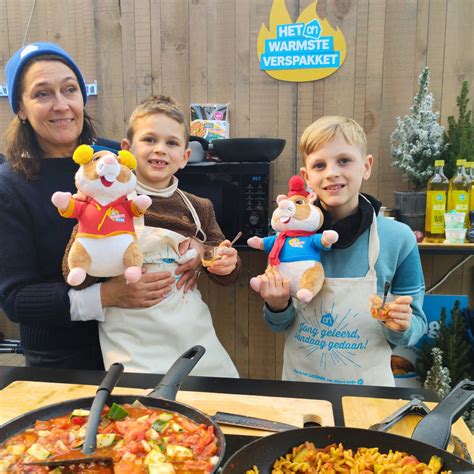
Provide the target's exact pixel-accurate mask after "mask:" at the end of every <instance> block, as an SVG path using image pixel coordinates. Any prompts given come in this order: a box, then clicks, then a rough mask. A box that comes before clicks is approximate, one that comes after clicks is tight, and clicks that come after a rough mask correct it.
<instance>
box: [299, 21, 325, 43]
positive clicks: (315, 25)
mask: <svg viewBox="0 0 474 474" xmlns="http://www.w3.org/2000/svg"><path fill="white" fill-rule="evenodd" d="M321 31H323V30H322V28H321V24H320V23H319V21H318V19H317V18H315V19H314V20H313V21H310V22H309V23H306V25H305V27H304V31H303V36H306V37H307V38H314V39H318V38H319V37H320V36H321Z"/></svg>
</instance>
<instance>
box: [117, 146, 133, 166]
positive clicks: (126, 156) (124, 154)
mask: <svg viewBox="0 0 474 474" xmlns="http://www.w3.org/2000/svg"><path fill="white" fill-rule="evenodd" d="M118 156H119V160H120V163H122V165H125V166H126V167H127V168H130V169H131V170H134V169H135V168H136V167H137V160H136V158H135V157H134V156H133V155H132V154H131V153H130V152H129V151H128V150H120V151H119V152H118Z"/></svg>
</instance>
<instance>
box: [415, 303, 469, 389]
mask: <svg viewBox="0 0 474 474" xmlns="http://www.w3.org/2000/svg"><path fill="white" fill-rule="evenodd" d="M439 325H440V326H439V330H438V333H437V335H436V337H435V338H434V340H433V343H432V345H429V344H425V345H424V346H423V348H422V350H421V354H420V357H419V358H418V360H417V362H416V371H417V373H418V375H419V376H420V377H421V380H423V381H424V380H425V379H426V378H427V376H428V372H429V370H430V368H431V367H432V366H433V364H434V359H433V354H432V350H431V349H432V348H433V347H437V348H439V349H440V350H441V351H442V352H443V354H444V364H445V366H446V367H447V368H448V369H449V374H450V377H451V380H452V384H453V386H454V385H456V384H457V383H458V382H460V381H461V380H464V379H465V378H469V376H470V375H471V371H472V365H471V364H472V363H471V355H470V350H471V347H470V344H469V341H468V340H467V336H466V323H465V320H464V316H463V314H462V310H461V309H460V302H459V300H456V302H455V303H454V307H453V309H452V310H451V323H450V324H447V323H446V309H445V308H444V307H443V308H442V310H441V317H440V321H439Z"/></svg>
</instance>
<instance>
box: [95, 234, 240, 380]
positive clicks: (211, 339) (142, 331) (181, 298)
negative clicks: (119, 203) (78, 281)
mask: <svg viewBox="0 0 474 474" xmlns="http://www.w3.org/2000/svg"><path fill="white" fill-rule="evenodd" d="M136 231H137V235H138V242H139V245H140V248H141V249H142V251H143V253H144V264H145V265H146V266H147V267H148V272H156V271H170V272H172V273H174V270H175V269H176V267H177V266H178V264H179V263H185V262H186V261H187V260H189V259H191V258H194V257H195V255H196V253H195V251H194V250H191V251H188V252H187V253H186V254H185V255H183V256H180V254H179V251H178V246H179V244H180V243H181V242H183V241H185V240H187V239H186V238H185V237H183V236H182V235H181V234H178V233H176V232H173V231H170V230H167V229H162V228H157V227H139V226H137V227H136ZM99 336H100V345H101V349H102V355H103V358H104V365H105V367H106V369H108V367H110V365H111V364H113V363H114V362H121V363H122V364H123V365H124V366H125V370H126V371H128V372H148V373H150V372H151V373H166V372H167V371H168V369H169V368H170V367H171V365H172V364H173V362H174V361H175V360H176V359H177V358H178V357H179V356H180V355H181V354H182V353H183V352H185V351H186V350H188V349H189V348H190V347H192V346H194V345H196V344H199V345H202V346H204V347H205V348H206V353H205V354H204V356H203V357H202V358H201V360H200V361H199V362H198V364H197V365H196V367H195V368H194V369H193V371H192V372H191V374H192V375H202V376H213V377H238V376H239V374H238V372H237V369H236V368H235V366H234V364H233V362H232V360H231V358H230V357H229V354H228V353H227V352H226V350H225V349H224V347H223V346H222V344H221V343H220V341H219V339H218V338H217V335H216V333H215V330H214V326H213V324H212V318H211V313H210V312H209V308H208V306H207V305H206V304H205V303H204V301H203V300H202V298H201V294H200V292H199V290H198V289H194V290H189V291H188V292H187V293H186V294H184V293H183V291H182V289H181V290H177V289H176V287H174V288H173V290H172V291H171V292H170V294H169V295H168V296H167V297H166V298H165V299H164V300H163V301H161V302H160V303H158V304H157V305H155V306H152V307H150V308H138V309H130V308H117V307H111V308H106V309H105V322H103V323H100V324H99Z"/></svg>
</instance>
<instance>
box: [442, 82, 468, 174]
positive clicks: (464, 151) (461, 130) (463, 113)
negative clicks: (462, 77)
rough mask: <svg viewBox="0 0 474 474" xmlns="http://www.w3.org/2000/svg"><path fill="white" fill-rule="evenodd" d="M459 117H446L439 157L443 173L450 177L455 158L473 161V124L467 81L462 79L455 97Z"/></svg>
mask: <svg viewBox="0 0 474 474" xmlns="http://www.w3.org/2000/svg"><path fill="white" fill-rule="evenodd" d="M456 104H457V105H458V110H459V118H458V120H457V121H456V119H455V118H454V117H453V116H452V115H450V116H449V117H448V131H447V132H445V134H444V142H445V144H446V147H445V149H444V151H443V153H442V156H441V159H444V173H445V174H446V176H447V177H448V178H451V177H452V176H453V175H454V174H455V172H456V160H457V159H460V158H462V159H465V160H467V161H474V124H473V123H472V120H471V119H472V110H468V107H469V83H468V82H467V81H463V83H462V86H461V93H460V94H459V95H458V96H457V97H456Z"/></svg>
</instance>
